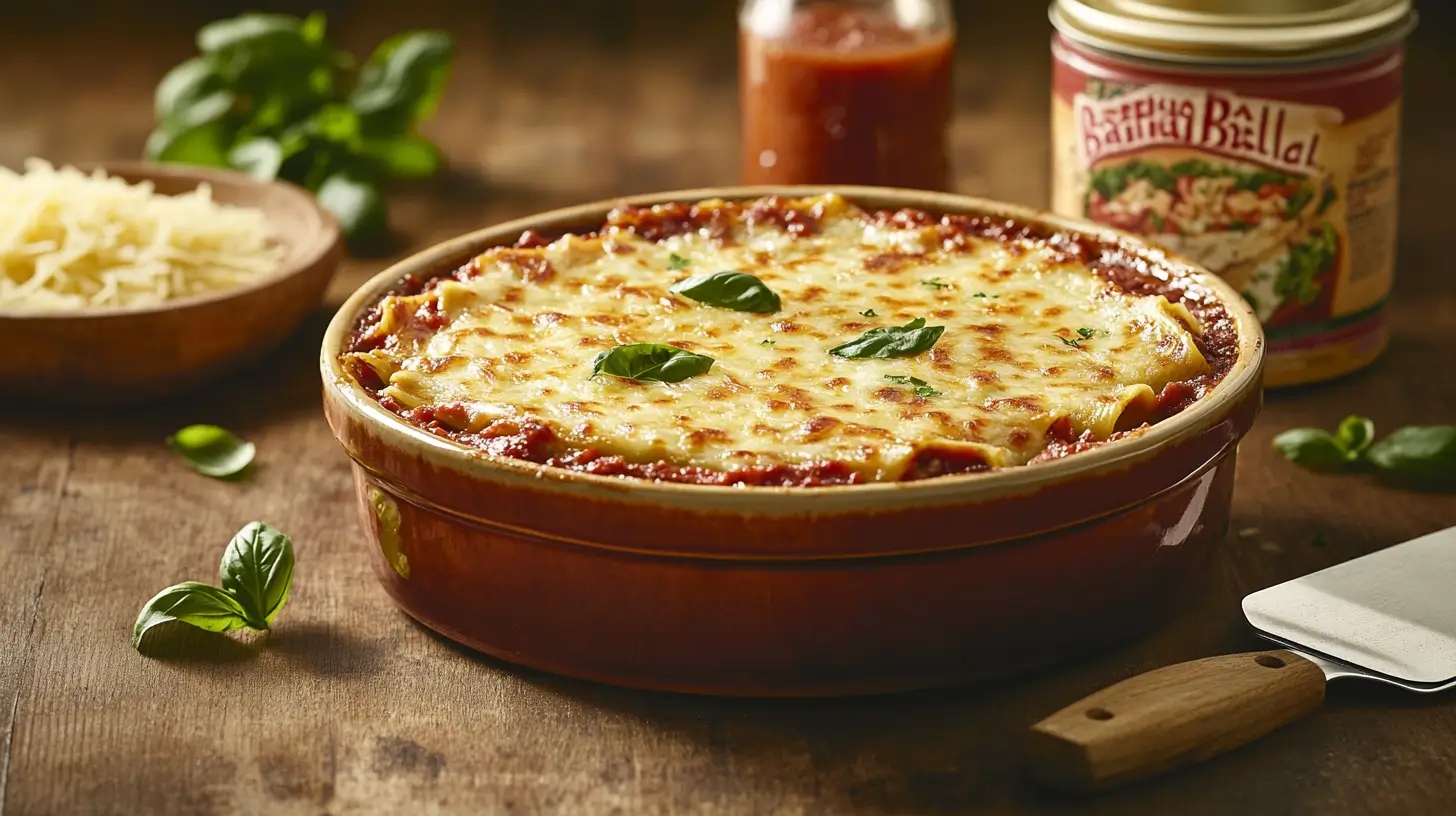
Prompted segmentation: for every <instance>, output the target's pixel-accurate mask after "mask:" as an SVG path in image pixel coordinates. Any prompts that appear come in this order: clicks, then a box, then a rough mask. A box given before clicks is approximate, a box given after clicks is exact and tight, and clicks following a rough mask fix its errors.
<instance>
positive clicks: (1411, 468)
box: [1365, 425, 1456, 489]
mask: <svg viewBox="0 0 1456 816" xmlns="http://www.w3.org/2000/svg"><path fill="white" fill-rule="evenodd" d="M1365 459H1366V460H1367V461H1369V462H1370V464H1372V465H1374V466H1375V467H1376V468H1378V469H1379V471H1380V475H1381V476H1383V477H1384V478H1386V479H1387V480H1388V481H1391V482H1394V483H1397V484H1404V485H1409V486H1411V487H1420V488H1431V489H1456V426H1453V425H1412V426H1409V427H1405V428H1400V429H1398V430H1395V431H1392V432H1391V433H1390V435H1389V436H1387V437H1385V438H1384V439H1382V440H1380V441H1379V442H1376V443H1375V444H1373V445H1371V446H1370V447H1369V448H1367V449H1366V451H1365Z"/></svg>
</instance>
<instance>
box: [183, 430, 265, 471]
mask: <svg viewBox="0 0 1456 816" xmlns="http://www.w3.org/2000/svg"><path fill="white" fill-rule="evenodd" d="M167 447H169V448H171V449H172V450H174V451H176V452H177V453H179V454H181V455H182V458H183V459H186V460H187V464H189V465H191V466H192V469H193V470H195V471H197V472H198V473H201V474H202V475H204V476H211V477H213V478H215V479H223V478H227V477H229V476H236V475H238V474H240V473H242V472H243V469H244V468H246V467H247V466H248V464H249V463H251V462H252V461H253V454H254V453H255V452H256V449H255V448H254V446H253V443H252V442H244V441H243V440H241V439H239V438H237V437H236V436H233V435H232V433H231V432H229V431H228V430H226V429H224V428H219V427H217V426H216V425H188V426H187V427H186V428H183V429H182V430H180V431H178V432H177V433H175V434H172V435H171V436H169V437H167Z"/></svg>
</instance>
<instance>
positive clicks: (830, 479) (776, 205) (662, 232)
mask: <svg viewBox="0 0 1456 816" xmlns="http://www.w3.org/2000/svg"><path fill="white" fill-rule="evenodd" d="M821 217H822V213H821V212H819V211H818V210H817V209H816V208H814V207H812V206H811V207H807V208H806V207H794V206H792V200H790V199H784V198H780V197H777V196H770V197H767V198H762V199H758V200H755V201H751V202H743V203H741V204H737V205H735V204H729V205H727V206H723V205H719V206H712V207H704V206H699V205H695V204H685V203H669V204H659V205H655V206H652V207H636V206H624V207H620V208H618V209H616V210H613V211H612V212H611V213H610V214H609V215H608V220H607V223H606V224H605V225H604V227H603V231H606V230H607V229H619V230H625V231H629V232H631V233H633V234H634V235H636V236H637V237H639V238H642V239H644V240H648V241H660V240H662V239H664V238H668V237H671V236H674V235H681V234H684V233H688V232H700V233H702V234H703V235H705V236H707V237H709V238H711V239H713V240H716V241H719V242H727V241H729V240H731V234H732V231H733V227H734V219H735V218H741V219H742V220H743V221H744V222H745V223H747V224H749V225H754V224H765V225H772V226H774V227H776V228H778V229H782V230H785V231H786V232H789V233H790V234H792V235H803V234H813V233H814V232H817V231H818V222H819V219H820V218H821ZM867 217H868V218H869V219H870V220H872V221H874V222H877V223H880V224H883V225H886V226H895V227H901V228H909V227H927V226H932V225H935V226H937V227H938V228H939V233H940V239H941V245H942V247H943V248H944V249H945V250H947V251H954V250H955V249H956V248H957V247H959V246H964V245H965V239H966V238H968V237H973V238H981V239H986V240H994V241H1004V242H1020V243H1026V244H1030V245H1033V246H1039V247H1040V246H1044V247H1048V248H1051V249H1052V250H1053V251H1055V252H1056V253H1057V254H1058V255H1059V256H1060V259H1061V260H1063V261H1068V262H1078V263H1081V264H1083V265H1085V266H1086V267H1088V268H1089V269H1091V270H1093V271H1094V272H1095V273H1096V274H1098V275H1100V276H1101V277H1102V278H1103V279H1104V280H1107V281H1109V282H1111V283H1113V284H1114V285H1116V286H1117V287H1119V288H1120V289H1122V290H1123V291H1125V292H1127V293H1129V294H1133V295H1142V296H1150V295H1163V296H1164V297H1167V298H1168V299H1169V300H1171V301H1176V302H1181V303H1182V304H1184V305H1185V306H1186V307H1187V308H1188V310H1189V311H1190V312H1192V313H1193V315H1194V317H1196V318H1198V320H1199V322H1200V323H1201V324H1202V326H1203V334H1202V336H1201V337H1200V336H1196V335H1195V337H1194V342H1195V343H1196V344H1197V346H1198V349H1199V351H1201V352H1202V353H1203V357H1204V359H1205V360H1207V362H1208V364H1209V371H1208V373H1206V374H1202V375H1199V376H1197V377H1194V378H1192V379H1189V380H1180V381H1177V382H1172V383H1169V384H1168V385H1167V386H1166V387H1164V388H1163V390H1162V393H1160V394H1159V395H1158V398H1157V403H1156V406H1155V408H1154V409H1153V413H1152V416H1150V417H1149V418H1148V423H1146V424H1143V425H1141V426H1139V427H1136V428H1131V429H1128V430H1122V431H1118V432H1116V433H1114V434H1112V435H1111V436H1109V437H1108V438H1107V439H1101V440H1099V439H1094V438H1092V436H1091V433H1090V432H1087V433H1084V434H1082V435H1081V436H1073V434H1072V433H1071V430H1070V427H1071V426H1070V423H1069V422H1067V421H1065V420H1062V421H1059V422H1057V423H1053V424H1052V426H1051V427H1050V428H1049V429H1048V430H1047V438H1046V447H1045V448H1044V449H1043V451H1042V452H1041V453H1040V454H1039V455H1038V456H1036V457H1035V458H1034V459H1032V460H1031V462H1030V463H1029V464H1036V463H1038V462H1047V461H1052V460H1055V459H1061V458H1064V457H1067V456H1071V455H1073V454H1076V453H1081V452H1083V451H1087V450H1091V449H1093V448H1096V447H1099V446H1101V445H1105V444H1107V443H1108V442H1112V441H1115V440H1117V439H1122V438H1126V437H1129V436H1136V435H1138V434H1140V433H1142V432H1143V431H1145V430H1146V429H1147V427H1148V425H1149V424H1152V423H1156V422H1160V421H1162V420H1164V419H1167V418H1168V417H1170V416H1173V415H1174V414H1177V413H1178V412H1180V411H1182V410H1184V409H1186V408H1188V407H1189V406H1190V405H1192V404H1193V403H1195V402H1197V401H1198V400H1200V399H1202V398H1203V396H1204V395H1206V394H1207V393H1208V392H1209V391H1210V390H1212V389H1213V387H1214V386H1216V385H1218V383H1219V382H1220V381H1222V380H1223V378H1224V377H1225V376H1226V375H1227V374H1228V372H1229V371H1230V370H1232V369H1233V366H1234V363H1235V362H1237V361H1238V357H1239V342H1238V340H1239V338H1238V328H1237V326H1236V325H1235V323H1234V321H1233V318H1232V317H1230V316H1229V314H1228V311H1227V310H1226V309H1225V308H1224V306H1223V304H1222V303H1221V302H1220V301H1219V300H1218V298H1217V297H1216V296H1214V294H1213V293H1212V292H1210V291H1208V290H1206V289H1204V288H1203V287H1202V286H1200V285H1199V284H1198V283H1197V281H1196V280H1194V279H1193V278H1192V277H1190V276H1188V275H1186V274H1174V273H1172V272H1171V271H1170V270H1169V268H1168V267H1167V266H1166V265H1163V264H1160V263H1158V262H1156V261H1152V260H1149V259H1147V258H1146V257H1144V256H1142V255H1141V254H1140V253H1139V252H1138V251H1137V250H1135V249H1132V248H1130V247H1127V246H1124V245H1123V244H1122V243H1120V242H1117V241H1104V240H1101V239H1097V238H1093V237H1090V236H1085V235H1081V234H1078V233H1075V232H1067V231H1060V230H1054V229H1050V228H1048V227H1046V226H1044V225H1041V224H1035V223H1024V222H1020V221H1017V220H1014V219H1008V218H999V217H990V216H973V215H945V216H941V217H939V218H936V217H935V216H932V215H930V214H929V213H926V212H923V211H920V210H912V209H902V210H898V211H894V212H891V211H888V210H884V211H878V212H873V213H869V214H868V216H867ZM561 234H565V233H561ZM577 234H578V235H581V236H583V237H592V236H595V235H596V234H597V233H577ZM558 237H560V234H556V235H544V234H541V233H538V232H535V231H532V230H527V231H526V232H524V233H522V234H521V236H520V238H519V239H518V240H517V241H516V243H515V245H514V246H513V247H502V248H498V249H497V250H493V251H496V252H509V251H510V250H511V249H525V248H536V247H542V246H545V245H547V244H549V243H551V241H553V240H555V239H556V238H558ZM479 269H480V267H479V262H478V260H472V261H470V262H469V263H467V264H465V265H464V266H461V267H460V268H458V269H455V270H453V271H450V272H447V273H444V274H442V275H440V276H437V277H435V278H430V279H422V278H419V277H416V276H413V275H410V276H406V277H405V278H404V279H403V280H401V281H400V283H399V285H398V286H396V287H394V288H393V289H392V290H390V291H389V292H387V293H385V295H383V296H381V298H380V303H378V304H376V305H375V307H374V308H373V309H371V310H370V311H369V312H367V313H366V314H365V315H364V316H363V317H361V318H360V320H359V323H358V324H357V325H356V327H355V329H354V331H353V332H352V333H351V335H350V337H349V340H348V342H347V344H346V351H350V352H361V351H370V350H373V349H375V348H378V347H379V342H380V341H378V340H372V339H371V338H370V337H369V335H370V334H371V333H372V329H373V328H374V326H375V325H376V324H377V323H378V322H379V320H380V310H381V309H382V308H383V305H382V304H383V300H384V298H386V297H389V296H391V295H414V294H419V293H421V292H427V291H430V290H431V289H433V288H434V286H435V285H436V284H437V283H438V282H439V281H440V280H444V279H452V278H453V279H455V280H468V279H470V278H471V277H474V276H475V275H477V274H479ZM548 273H549V270H542V274H548ZM433 303H434V301H429V302H427V303H426V304H425V305H424V306H423V307H421V308H420V309H419V310H418V311H417V312H416V313H415V314H414V315H411V316H410V321H411V323H412V324H413V325H415V326H418V327H419V328H421V329H424V330H427V331H433V330H438V329H440V328H442V327H443V325H444V320H443V316H442V315H441V314H440V313H439V311H438V309H436V308H432V304H433ZM346 368H347V369H348V371H349V373H350V374H351V375H352V376H354V378H355V379H356V380H357V381H358V383H359V385H360V386H362V387H363V388H364V390H365V391H367V392H368V393H369V394H370V395H371V396H373V397H374V398H375V399H376V400H378V402H379V404H380V405H381V406H382V407H384V408H385V409H386V410H388V411H390V412H391V413H394V414H396V415H397V416H399V417H400V418H401V419H403V420H405V421H406V422H409V423H410V424H412V425H414V426H416V427H418V428H421V429H423V430H425V431H428V432H430V433H433V434H436V435H438V436H441V437H444V438H446V439H450V440H452V441H454V442H456V443H459V444H461V445H465V446H467V447H471V448H476V449H479V450H482V451H485V452H486V453H489V454H492V455H495V456H505V457H509V458H512V459H520V460H523V461H526V462H532V463H535V464H539V465H546V466H548V467H556V468H563V469H566V470H572V471H577V472H580V473H591V474H594V475H598V476H623V477H630V478H636V479H648V480H652V481H658V482H677V483H681V484H698V485H719V486H727V487H732V486H759V487H820V486H829V485H847V484H860V483H862V482H864V479H863V477H861V476H860V474H858V473H857V472H855V471H854V470H852V469H851V468H850V467H849V466H848V465H847V464H845V463H844V462H839V461H833V460H823V461H815V462H804V463H796V464H789V465H747V466H744V467H741V468H734V469H731V470H716V469H712V468H704V467H697V466H690V465H679V464H674V463H672V462H668V461H655V462H630V461H627V460H625V459H623V458H622V457H620V456H611V455H604V454H602V453H601V452H600V451H598V450H596V449H595V448H585V449H582V448H573V447H570V446H567V445H564V444H562V442H561V440H560V439H559V438H558V437H557V436H556V433H555V432H554V431H552V430H551V428H550V427H549V426H547V425H546V424H545V423H542V422H538V421H536V420H531V419H516V418H504V419H498V420H495V421H494V422H492V423H490V424H489V425H487V426H486V427H485V428H484V429H482V430H480V431H478V432H473V433H472V432H468V431H459V430H455V429H454V428H453V427H451V425H452V419H453V420H454V421H455V424H463V419H464V417H465V408H464V406H460V405H451V404H446V405H436V406H421V407H418V408H404V407H403V406H401V405H399V404H398V403H396V402H395V401H394V400H393V399H391V398H389V397H388V396H384V395H382V394H380V393H379V392H380V391H381V390H383V388H384V387H385V385H386V383H384V382H382V381H380V379H379V377H378V376H377V375H376V374H375V373H374V371H373V369H370V368H369V367H368V366H364V365H353V366H346ZM442 418H443V419H444V420H445V421H444V422H443V423H442V422H441V419H442ZM985 470H991V465H990V463H988V462H987V461H986V460H985V459H984V458H982V457H980V456H979V455H977V454H976V453H975V452H974V451H966V450H964V449H948V448H946V449H937V448H936V447H934V446H927V447H926V448H925V449H924V450H922V451H921V452H920V453H919V454H917V455H916V457H915V460H914V461H913V462H912V463H911V465H910V467H909V468H908V469H907V470H906V473H905V475H904V476H903V477H902V480H904V481H918V480H921V479H930V478H935V477H937V476H945V475H949V474H953V473H972V472H977V471H985Z"/></svg>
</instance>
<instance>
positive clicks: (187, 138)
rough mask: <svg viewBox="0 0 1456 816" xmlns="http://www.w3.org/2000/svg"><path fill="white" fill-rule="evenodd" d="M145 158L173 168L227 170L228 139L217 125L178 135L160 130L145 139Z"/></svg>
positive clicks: (171, 131) (214, 123)
mask: <svg viewBox="0 0 1456 816" xmlns="http://www.w3.org/2000/svg"><path fill="white" fill-rule="evenodd" d="M146 157H147V158H148V159H151V160H152V161H159V162H168V163H173V164H192V165H200V166H202V167H228V166H229V164H228V135H227V133H226V131H225V130H224V129H223V127H222V125H221V123H219V122H208V123H207V124H205V125H198V126H197V127H194V128H187V129H185V130H180V131H173V130H169V129H167V128H166V127H162V128H159V129H157V130H155V131H153V132H152V135H151V136H149V137H148V138H147V147H146Z"/></svg>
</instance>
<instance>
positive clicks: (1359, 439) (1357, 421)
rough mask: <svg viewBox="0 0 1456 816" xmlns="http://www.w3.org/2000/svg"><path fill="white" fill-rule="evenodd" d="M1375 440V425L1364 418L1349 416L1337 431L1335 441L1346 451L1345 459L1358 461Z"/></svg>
mask: <svg viewBox="0 0 1456 816" xmlns="http://www.w3.org/2000/svg"><path fill="white" fill-rule="evenodd" d="M1374 439H1375V423H1374V422H1371V421H1370V420H1369V419H1367V418H1365V417H1362V416H1347V417H1345V419H1344V421H1343V422H1341V423H1340V427H1339V428H1338V429H1336V431H1335V441H1337V442H1339V443H1340V447H1342V448H1344V449H1345V458H1346V459H1349V460H1350V461H1351V462H1354V461H1357V460H1359V458H1360V455H1361V454H1363V453H1364V452H1365V449H1366V448H1368V447H1370V443H1371V442H1372V441H1373V440H1374Z"/></svg>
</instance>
